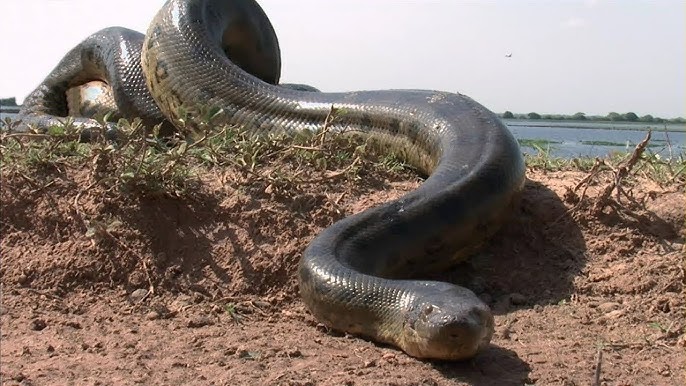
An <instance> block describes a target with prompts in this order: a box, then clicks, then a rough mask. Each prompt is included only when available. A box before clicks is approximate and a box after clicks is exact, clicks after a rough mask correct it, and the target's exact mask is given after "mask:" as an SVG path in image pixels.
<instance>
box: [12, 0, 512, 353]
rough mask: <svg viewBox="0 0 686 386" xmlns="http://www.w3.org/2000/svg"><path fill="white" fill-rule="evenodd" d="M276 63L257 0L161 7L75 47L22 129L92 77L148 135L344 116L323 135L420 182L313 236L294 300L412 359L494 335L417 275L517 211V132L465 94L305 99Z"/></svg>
mask: <svg viewBox="0 0 686 386" xmlns="http://www.w3.org/2000/svg"><path fill="white" fill-rule="evenodd" d="M280 67H281V62H280V51H279V46H278V42H277V38H276V34H275V32H274V30H273V28H272V25H271V23H270V22H269V20H268V18H267V16H266V15H265V14H264V12H263V10H262V9H261V8H260V6H259V5H258V4H257V3H256V2H255V1H254V0H168V1H167V2H166V4H165V5H164V6H163V8H162V9H161V10H160V11H159V12H158V14H157V15H156V17H155V18H154V20H153V21H152V23H151V24H150V26H149V28H148V31H147V34H146V35H145V36H143V35H141V34H140V33H137V32H134V31H131V30H127V29H124V28H120V27H113V28H108V29H104V30H102V31H99V32H97V33H95V34H93V35H91V36H90V37H88V38H87V39H85V40H84V41H83V42H82V43H80V44H79V45H78V46H76V47H75V48H74V49H72V50H71V51H70V52H69V53H67V55H66V56H65V57H64V59H62V61H61V62H60V63H59V64H58V65H57V67H56V68H55V69H54V70H53V72H52V73H50V74H49V75H48V76H47V78H46V79H45V80H44V81H43V82H42V83H41V84H40V85H39V86H38V88H36V89H35V90H34V91H33V92H32V93H31V94H30V95H29V96H28V97H27V98H26V99H25V103H24V107H23V109H22V111H21V112H20V115H19V119H20V120H21V121H22V127H23V128H24V129H26V128H27V127H33V128H37V129H45V128H47V127H49V126H51V125H55V124H58V123H59V122H61V121H62V120H61V118H60V117H64V116H66V115H67V114H68V110H67V103H66V99H65V93H67V91H68V90H71V89H74V88H75V87H78V86H79V85H81V84H83V83H85V82H88V81H101V82H104V83H106V84H107V85H108V87H110V88H111V93H112V96H113V98H114V101H115V102H116V106H117V108H118V110H119V113H120V114H121V115H122V116H125V117H140V118H141V119H142V120H143V122H144V123H145V124H146V125H149V126H152V125H155V124H157V123H160V122H167V123H166V124H167V125H169V123H168V122H177V123H178V122H179V120H180V119H185V118H186V117H185V116H182V114H183V111H188V109H192V108H197V107H202V106H214V107H218V108H221V114H222V115H221V120H222V122H223V123H226V124H232V125H240V126H243V127H244V128H246V129H248V130H251V131H252V132H254V133H256V134H260V133H266V132H274V131H278V132H284V133H291V132H293V133H295V132H300V131H304V130H309V131H316V130H321V128H322V126H323V125H324V122H325V120H326V119H327V116H328V114H329V113H330V112H331V111H332V109H340V110H341V111H345V114H341V115H340V116H339V117H337V119H335V120H334V121H333V122H331V123H330V124H331V127H330V129H331V130H332V131H334V132H336V131H343V130H346V129H349V128H351V127H352V128H355V129H357V130H359V131H361V132H363V133H365V135H367V136H371V137H374V138H375V139H378V140H379V141H381V142H382V143H385V144H386V146H387V147H390V148H391V149H393V150H394V151H397V152H401V153H403V154H404V155H405V156H406V158H407V160H408V162H410V163H411V164H412V165H413V166H414V167H416V168H417V169H418V170H419V171H421V172H423V173H425V174H426V175H428V178H427V179H426V180H425V181H424V182H423V183H422V184H421V186H419V188H417V189H416V190H414V191H412V192H410V193H408V194H406V195H405V196H403V197H401V198H399V199H396V200H393V201H390V202H388V203H385V204H383V205H381V206H378V207H375V208H371V209H367V210H365V211H363V212H361V213H357V214H354V215H351V216H349V217H346V218H344V219H343V220H341V221H338V222H336V223H334V224H333V225H331V226H330V227H329V228H326V229H325V230H324V231H322V232H321V233H320V234H319V235H318V236H317V237H316V238H315V239H314V240H313V241H312V242H311V244H310V245H309V246H308V247H307V249H306V250H305V251H304V253H303V256H302V258H301V260H300V264H299V267H298V279H299V289H300V294H301V296H302V299H303V301H304V302H305V304H306V305H307V307H308V308H309V310H310V311H311V312H312V314H313V315H314V316H315V317H316V318H317V319H318V320H319V321H320V322H322V323H323V324H325V325H326V326H329V327H331V328H333V329H336V330H341V331H345V332H348V333H351V334H358V335H361V336H365V337H368V338H371V339H373V340H375V341H377V342H383V343H388V344H391V345H395V346H397V347H399V348H401V349H402V350H404V351H405V352H406V353H407V354H409V355H411V356H415V357H418V358H433V359H448V360H459V359H466V358H470V357H472V356H474V355H475V354H476V353H477V352H478V351H479V350H481V349H483V348H484V347H486V346H487V345H488V344H489V342H490V339H491V337H492V334H493V330H494V319H493V315H492V314H491V311H490V310H489V308H488V306H487V305H486V304H484V303H483V302H482V301H481V300H480V299H479V298H478V297H477V296H476V295H475V294H474V293H473V292H471V291H470V290H468V289H466V288H463V287H460V286H457V285H453V284H449V283H445V282H438V281H426V280H418V278H419V277H421V276H422V275H426V274H429V273H433V272H437V271H441V270H444V269H446V268H448V267H451V266H454V265H455V264H456V263H457V262H460V261H462V260H464V259H465V258H466V257H468V256H469V255H471V254H473V253H474V252H475V251H476V250H477V248H479V247H480V246H481V245H482V244H483V243H484V242H485V241H486V240H487V239H488V238H489V237H490V236H491V235H493V233H494V232H495V231H496V230H497V229H499V227H500V226H501V225H502V223H503V222H504V221H505V219H506V218H507V217H508V215H509V214H510V213H511V212H512V209H513V207H514V206H515V205H516V203H517V202H518V197H519V196H520V193H521V190H522V187H523V184H524V179H525V173H524V169H525V168H524V163H523V159H522V155H521V152H520V150H519V147H518V145H517V142H516V141H515V140H514V138H513V136H512V135H511V134H510V132H509V131H508V130H507V128H506V127H505V126H504V125H503V124H502V123H501V122H500V120H499V119H498V118H497V117H496V116H495V115H494V114H493V113H492V112H490V111H489V110H488V109H486V108H484V107H483V106H481V105H480V104H478V103H477V102H475V101H473V100H472V99H470V98H468V97H466V96H464V95H460V94H454V93H447V92H439V91H423V90H385V91H359V92H349V93H322V92H309V91H302V90H298V89H296V88H287V87H282V86H280V85H278V81H279V76H280ZM165 119H166V120H165ZM73 124H75V125H77V126H79V127H82V128H83V129H84V130H87V129H88V128H89V127H92V126H99V125H100V124H99V123H98V122H97V121H95V120H93V119H90V118H75V119H74V121H73ZM170 127H171V126H170ZM179 129H181V128H180V127H179Z"/></svg>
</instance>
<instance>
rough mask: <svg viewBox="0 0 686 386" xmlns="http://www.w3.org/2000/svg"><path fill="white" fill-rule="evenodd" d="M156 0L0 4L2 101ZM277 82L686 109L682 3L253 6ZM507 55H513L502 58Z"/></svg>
mask: <svg viewBox="0 0 686 386" xmlns="http://www.w3.org/2000/svg"><path fill="white" fill-rule="evenodd" d="M162 4H163V1H162V0H114V1H112V0H0V34H1V36H2V37H3V39H2V52H3V55H2V60H0V97H8V96H16V97H17V99H18V101H21V100H23V98H24V97H25V96H26V94H28V93H29V92H30V91H31V90H32V89H33V88H35V87H36V85H37V84H38V83H39V82H40V81H41V80H42V79H43V78H44V77H45V75H47V73H48V72H49V71H50V70H51V69H52V68H53V67H54V66H55V65H56V64H57V62H58V61H59V60H60V59H61V57H62V56H63V55H64V53H65V52H66V51H67V50H68V49H70V48H71V47H73V46H74V45H76V44H77V43H78V42H79V41H81V40H82V39H83V38H84V37H86V36H87V35H89V34H90V33H92V32H95V31H97V30H99V29H101V28H104V27H108V26H113V25H120V26H124V27H128V28H132V29H136V30H139V31H142V32H145V30H146V27H147V24H148V22H149V20H150V19H151V18H152V16H153V15H154V14H155V12H156V11H157V9H158V8H159V7H160V6H161V5H162ZM260 4H261V5H262V7H263V8H264V10H265V12H266V13H267V15H268V16H269V18H270V19H271V21H272V24H273V25H274V28H275V29H276V33H277V35H278V36H279V42H280V45H281V54H282V57H283V59H282V61H283V71H282V77H281V78H282V81H284V82H297V83H308V84H311V85H313V86H316V87H318V88H320V89H321V90H323V91H350V90H361V89H386V88H422V89H437V90H445V91H459V92H461V93H464V94H467V95H469V96H471V97H472V98H474V99H476V100H477V101H479V102H480V103H482V104H484V105H485V106H486V107H488V108H490V109H491V110H493V111H496V112H502V111H505V110H511V111H513V112H521V113H526V112H530V111H536V112H539V113H568V114H572V113H575V112H577V111H582V112H586V113H588V114H602V115H604V114H607V113H608V112H610V111H616V112H619V113H624V112H628V111H633V112H635V113H637V114H639V115H643V114H652V115H655V116H661V117H676V116H685V115H686V96H685V94H686V78H685V72H686V52H685V50H686V41H685V40H686V27H685V19H686V7H685V4H686V3H685V2H684V1H680V0H669V1H666V0H665V1H647V0H646V1H641V0H623V1H619V0H618V1H602V0H596V1H583V0H579V1H559V0H550V1H514V0H513V1H504V0H503V1H488V2H487V1H479V2H477V1H469V2H467V1H461V0H261V1H260ZM509 53H512V57H511V58H506V57H505V55H506V54H509Z"/></svg>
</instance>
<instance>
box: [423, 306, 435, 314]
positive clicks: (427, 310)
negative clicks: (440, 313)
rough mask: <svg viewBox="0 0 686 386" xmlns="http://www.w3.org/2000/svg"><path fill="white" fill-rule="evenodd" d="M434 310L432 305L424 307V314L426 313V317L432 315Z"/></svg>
mask: <svg viewBox="0 0 686 386" xmlns="http://www.w3.org/2000/svg"><path fill="white" fill-rule="evenodd" d="M433 310H434V306H432V305H431V304H427V305H426V306H424V309H423V310H422V312H423V313H424V315H429V314H430V313H432V312H433Z"/></svg>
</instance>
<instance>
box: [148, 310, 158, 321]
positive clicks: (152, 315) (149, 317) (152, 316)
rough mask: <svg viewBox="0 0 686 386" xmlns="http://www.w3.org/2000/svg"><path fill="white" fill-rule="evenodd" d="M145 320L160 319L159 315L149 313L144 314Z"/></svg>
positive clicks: (152, 312) (154, 312)
mask: <svg viewBox="0 0 686 386" xmlns="http://www.w3.org/2000/svg"><path fill="white" fill-rule="evenodd" d="M145 318H146V319H148V320H157V319H159V318H160V314H159V313H158V312H157V311H150V312H148V313H147V314H145Z"/></svg>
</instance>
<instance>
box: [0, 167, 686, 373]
mask: <svg viewBox="0 0 686 386" xmlns="http://www.w3.org/2000/svg"><path fill="white" fill-rule="evenodd" d="M88 176H89V173H88V170H86V168H83V169H79V168H69V167H63V168H57V169H55V170H47V171H44V173H43V175H39V176H37V177H35V180H34V181H33V182H31V183H27V181H26V180H25V179H24V178H22V177H21V176H17V175H14V176H3V181H2V182H3V184H2V190H1V204H2V223H1V227H0V231H1V232H2V234H1V236H0V237H1V239H0V247H1V248H2V267H1V269H0V279H1V284H2V309H1V316H0V321H1V322H2V325H1V328H2V337H1V350H0V352H1V367H0V376H1V377H2V383H3V384H6V385H56V384H78V385H129V384H143V385H148V384H170V385H171V384H178V385H181V384H188V385H210V384H213V385H239V384H240V385H263V384H264V385H463V384H473V385H510V384H511V385H521V384H536V385H589V384H592V382H593V380H594V373H595V371H596V367H597V365H598V364H599V363H600V364H601V366H602V367H601V371H600V381H601V384H603V385H681V384H683V381H684V379H683V376H684V346H685V340H684V334H683V329H684V327H685V322H684V297H683V281H684V272H683V265H682V260H683V254H684V237H683V221H684V210H685V209H684V195H683V187H682V186H681V185H679V186H677V185H676V184H672V185H665V186H662V187H661V186H658V185H657V184H655V183H653V182H650V181H648V180H644V179H641V180H639V181H636V182H635V183H633V186H630V187H629V188H630V189H631V191H632V192H633V194H634V197H635V198H636V200H637V201H638V202H639V203H638V204H633V206H630V207H627V209H625V210H620V211H617V210H613V209H611V208H609V209H606V210H605V211H604V212H603V213H601V214H599V215H593V214H591V211H590V207H589V206H588V205H581V206H579V207H578V208H577V209H576V210H571V209H572V207H573V206H574V204H575V197H574V196H573V195H571V194H569V192H568V189H569V188H572V187H574V185H575V184H576V183H577V182H578V181H580V180H581V179H582V178H583V177H584V174H583V173H580V172H571V171H568V172H555V173H547V172H540V171H535V170H529V172H528V177H529V182H528V183H527V185H526V190H525V193H524V197H523V200H522V203H521V206H520V207H519V209H518V210H517V212H516V213H515V215H514V217H513V218H512V220H511V221H510V222H509V223H508V224H506V226H505V227H504V229H503V230H502V231H500V232H499V233H498V234H497V235H496V236H495V237H494V238H493V240H492V242H491V243H490V244H489V245H488V247H487V248H486V249H485V250H484V251H483V252H482V253H480V254H479V255H478V256H475V257H474V258H472V259H470V260H469V261H468V262H466V263H465V264H463V265H462V266H459V267H457V268H456V269H455V270H453V271H451V272H448V273H446V274H445V275H442V276H441V277H442V278H443V279H446V280H450V281H453V282H456V283H460V284H463V285H466V286H468V287H469V288H471V289H472V290H474V291H475V292H476V293H477V294H479V296H480V297H481V298H482V299H484V300H485V301H486V302H488V303H489V304H490V306H491V307H492V309H493V310H494V312H495V314H496V324H497V326H496V334H495V337H494V339H493V342H492V345H491V347H490V348H489V349H487V350H486V351H485V352H483V353H482V354H480V355H479V356H477V357H476V358H475V359H473V360H471V361H467V362H463V363H440V362H424V361H419V360H416V359H413V358H410V357H408V356H406V355H405V354H403V353H402V352H400V351H398V350H396V349H393V348H391V347H385V346H380V345H376V344H374V343H371V342H368V341H365V340H362V339H359V338H356V337H351V336H346V335H342V334H339V333H336V332H333V331H326V329H324V328H322V327H321V326H319V325H318V324H317V322H316V321H315V320H314V319H313V318H312V316H310V314H309V313H308V312H307V310H306V309H305V307H304V306H303V304H302V303H301V301H300V300H299V299H298V296H297V284H296V281H295V276H294V270H295V267H296V264H297V261H298V258H299V256H300V254H301V252H302V250H303V248H304V247H305V246H306V245H307V244H308V242H309V241H310V240H311V239H312V238H313V237H314V235H315V234H317V232H319V231H320V230H321V229H322V228H323V227H325V226H327V225H329V224H330V223H331V222H333V221H335V220H337V219H340V218H342V217H343V216H345V215H347V214H350V213H353V212H356V211H359V210H361V209H363V208H366V207H369V206H372V205H374V204H376V203H379V202H383V201H386V200H388V199H391V198H393V197H397V196H399V195H401V194H403V193H404V192H406V191H408V190H410V189H413V188H414V187H415V186H416V185H417V183H418V182H417V181H416V180H415V181H412V178H410V179H409V180H410V182H406V181H408V176H407V175H395V174H388V175H376V174H373V173H368V174H366V175H363V176H362V178H361V179H360V180H359V181H358V182H356V183H355V182H344V181H341V180H338V179H335V178H331V179H326V180H325V181H324V182H317V183H312V184H305V185H302V186H299V187H298V189H297V190H295V191H293V192H291V193H289V194H282V193H281V192H279V191H278V190H276V189H274V188H273V187H271V186H266V184H264V183H260V182H256V183H252V184H247V185H246V184H245V183H244V182H241V181H242V180H244V177H243V176H241V175H240V173H238V172H236V171H235V170H214V171H209V172H204V173H202V174H201V175H200V180H201V184H200V185H199V186H198V187H196V188H194V189H193V193H192V194H190V195H187V196H184V197H182V198H178V197H166V196H160V197H141V196H139V195H135V194H124V193H119V192H117V191H105V190H104V189H102V188H99V187H94V188H91V189H90V190H83V186H87V185H88V178H89V177H88ZM603 183H604V181H599V182H598V183H596V184H595V185H594V186H591V188H590V189H589V191H588V192H587V195H588V196H589V197H590V198H591V199H593V197H594V194H595V195H597V191H598V189H599V188H601V187H602V185H603ZM45 185H47V186H45ZM565 200H566V201H565ZM567 201H568V202H567ZM627 205H628V204H627ZM84 221H85V222H84ZM87 224H88V225H89V226H90V229H95V230H97V231H96V232H95V233H94V234H91V233H88V232H87V230H88V228H87V227H86V225H87ZM151 283H152V286H153V289H154V293H153V294H147V295H145V290H147V289H149V287H150V284H151ZM598 353H602V358H601V359H600V360H599V358H598Z"/></svg>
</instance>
